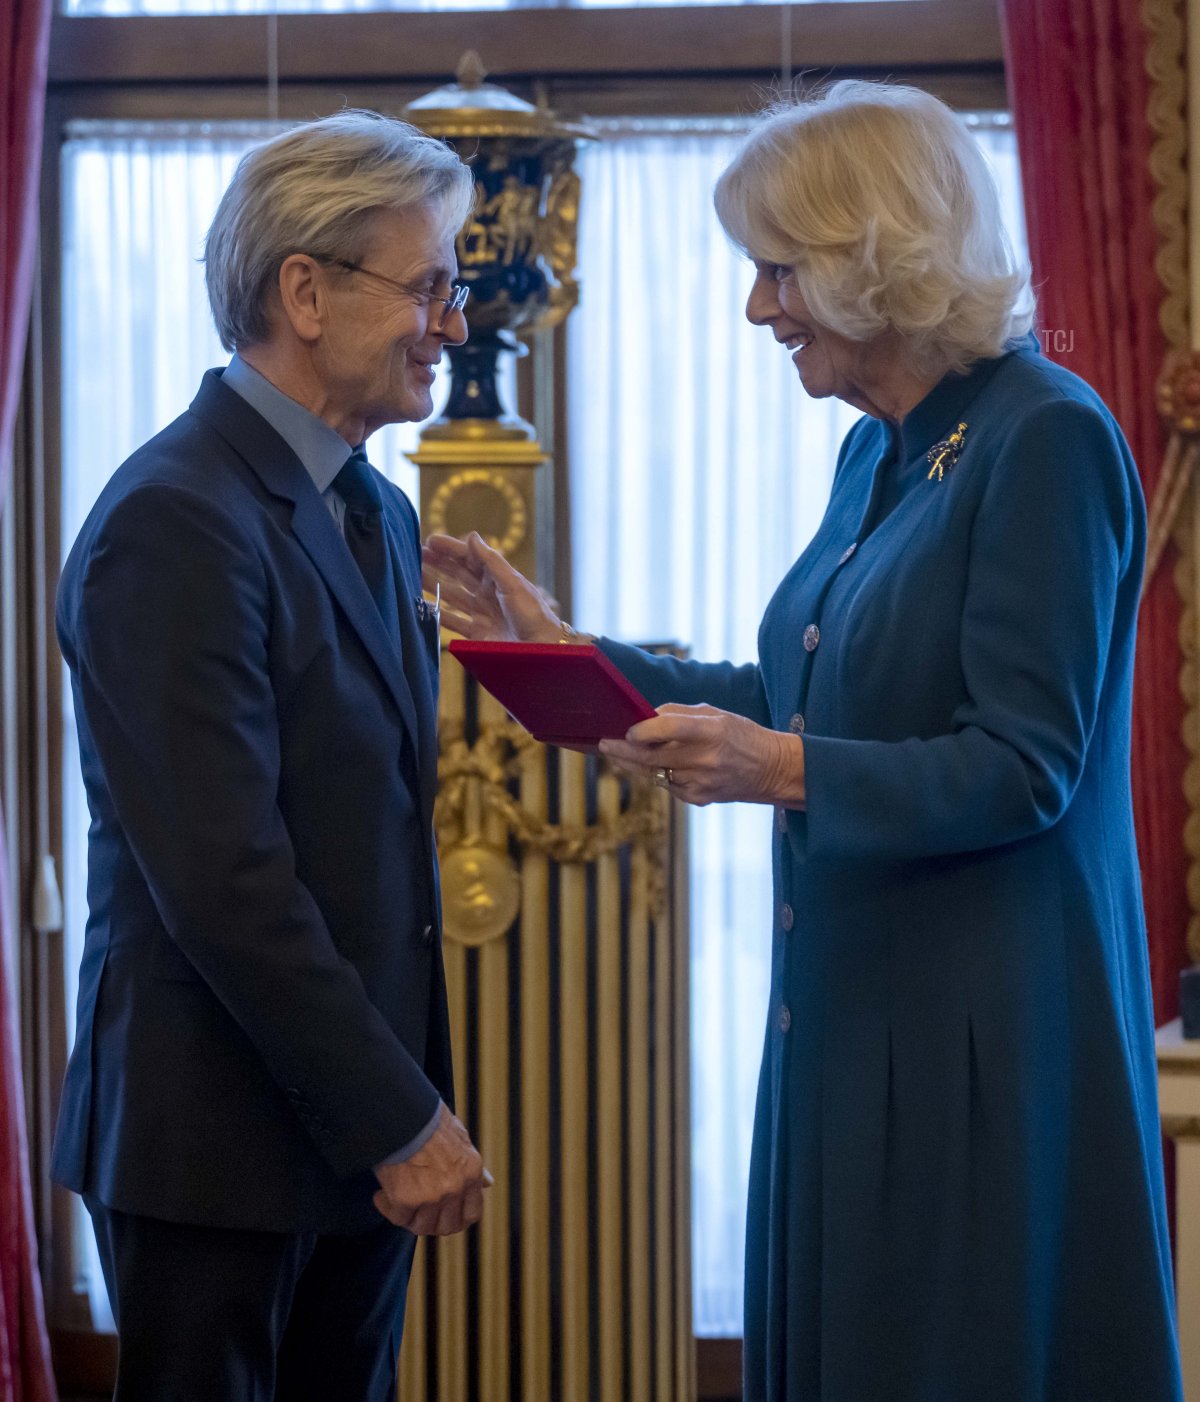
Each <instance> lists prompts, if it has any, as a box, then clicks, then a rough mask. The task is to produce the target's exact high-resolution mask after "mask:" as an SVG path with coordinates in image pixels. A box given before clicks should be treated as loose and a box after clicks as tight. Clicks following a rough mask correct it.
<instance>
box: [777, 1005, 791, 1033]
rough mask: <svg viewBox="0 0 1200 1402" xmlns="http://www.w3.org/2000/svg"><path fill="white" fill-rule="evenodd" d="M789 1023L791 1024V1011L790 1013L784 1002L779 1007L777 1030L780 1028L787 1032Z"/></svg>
mask: <svg viewBox="0 0 1200 1402" xmlns="http://www.w3.org/2000/svg"><path fill="white" fill-rule="evenodd" d="M791 1025H792V1013H791V1009H790V1008H789V1007H788V1005H787V1004H786V1003H784V1005H783V1007H781V1008H780V1009H779V1030H780V1031H781V1032H787V1031H788V1030H789V1029H790V1027H791Z"/></svg>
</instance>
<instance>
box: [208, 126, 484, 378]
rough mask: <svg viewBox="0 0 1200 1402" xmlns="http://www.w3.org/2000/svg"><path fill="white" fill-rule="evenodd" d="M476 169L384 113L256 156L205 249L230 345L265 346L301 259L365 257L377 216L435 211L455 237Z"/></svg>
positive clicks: (297, 131)
mask: <svg viewBox="0 0 1200 1402" xmlns="http://www.w3.org/2000/svg"><path fill="white" fill-rule="evenodd" d="M473 198H474V180H473V178H472V175H471V172H470V170H469V169H468V168H467V167H466V166H465V165H464V164H463V162H462V161H461V160H459V158H458V156H457V155H456V154H455V153H454V152H453V151H452V150H451V149H450V147H449V146H447V145H446V144H445V143H444V142H441V141H437V140H435V139H434V138H433V137H431V136H426V135H425V134H424V133H423V132H420V131H418V130H417V128H416V127H414V126H410V125H409V123H407V122H402V121H399V120H397V119H396V118H394V117H383V116H380V115H379V114H378V113H375V112H359V111H346V112H339V113H337V114H336V115H335V116H332V117H323V118H322V119H321V120H320V121H316V122H306V123H305V124H304V125H303V126H300V127H296V128H294V129H293V130H292V131H288V132H285V133H284V134H283V135H282V136H277V137H275V138H273V139H272V140H270V141H268V142H265V143H264V144H263V145H262V146H256V147H255V148H254V149H253V150H251V151H248V152H247V153H246V155H244V156H243V157H242V159H241V161H240V162H239V163H238V168H237V170H236V171H235V172H234V175H233V179H232V180H231V181H230V182H229V188H228V189H227V190H226V191H225V193H224V195H222V197H221V203H220V204H219V205H218V207H217V212H216V215H215V217H214V218H213V222H212V224H211V226H210V227H209V230H208V235H207V237H206V238H205V241H204V280H205V283H206V284H207V287H208V300H209V304H210V305H211V307H212V314H213V320H214V321H215V322H216V324H217V333H218V335H219V336H220V338H221V344H222V345H223V346H224V347H225V349H226V350H228V351H233V350H237V349H238V348H239V347H242V346H252V345H255V344H257V343H259V342H262V341H264V340H265V339H266V338H267V336H268V335H269V333H270V321H269V317H268V310H269V298H270V294H271V293H272V291H273V290H274V288H275V286H276V283H277V280H278V277H279V269H280V266H281V265H282V263H283V261H284V259H285V258H287V257H288V256H289V255H291V254H293V253H311V254H313V255H314V256H315V257H323V258H347V259H350V260H351V261H354V262H357V261H359V260H360V259H361V258H362V257H363V256H364V255H365V252H366V250H365V248H364V246H363V245H364V242H365V240H366V237H367V222H368V219H369V217H370V216H371V215H372V214H374V213H375V212H376V211H378V210H381V209H390V210H401V209H408V208H412V207H415V206H418V205H428V204H432V205H433V206H434V207H435V208H438V209H439V210H440V212H441V213H442V214H443V215H444V218H445V228H446V231H447V232H448V233H456V232H457V231H458V230H459V229H460V228H461V227H462V225H463V223H464V222H465V221H466V218H467V214H468V213H469V211H470V208H471V203H472V200H473Z"/></svg>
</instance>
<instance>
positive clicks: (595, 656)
mask: <svg viewBox="0 0 1200 1402" xmlns="http://www.w3.org/2000/svg"><path fill="white" fill-rule="evenodd" d="M450 654H451V656H452V657H456V658H457V659H458V660H459V662H461V663H462V665H463V666H464V667H465V668H466V669H467V671H468V672H470V673H471V675H472V676H473V677H475V678H476V679H477V680H478V682H479V684H480V685H481V686H483V687H486V688H487V690H488V691H490V692H491V693H492V695H493V696H494V697H495V698H496V700H497V701H499V702H500V703H501V704H502V705H503V706H504V707H505V709H506V710H508V711H509V712H511V713H512V715H514V716H516V718H517V720H519V721H520V722H521V724H522V725H523V726H524V727H525V729H526V730H528V731H529V733H530V734H531V735H532V736H533V737H534V739H536V740H540V741H541V742H542V743H543V744H545V745H561V746H563V747H564V748H565V749H571V750H595V749H596V747H597V745H598V744H599V742H600V741H601V740H617V739H620V738H621V737H622V736H623V735H624V734H625V732H626V731H627V730H628V729H629V727H630V726H631V725H636V724H637V722H638V721H640V720H648V719H649V718H650V717H651V716H652V715H654V707H653V706H652V705H651V704H650V703H649V701H647V700H646V698H645V697H644V696H643V695H642V694H641V692H639V691H638V690H637V688H636V687H635V686H634V685H633V683H632V682H630V681H629V680H628V679H627V678H626V677H625V676H624V675H623V674H622V673H621V672H620V671H619V670H618V669H617V668H616V667H615V666H613V664H612V663H611V662H610V661H609V660H608V658H607V657H605V655H604V654H603V653H602V652H601V651H600V649H599V648H598V647H597V646H596V645H595V644H594V643H483V642H471V641H468V640H467V639H465V638H456V639H455V640H454V641H453V642H452V643H451V644H450Z"/></svg>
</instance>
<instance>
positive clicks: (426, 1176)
mask: <svg viewBox="0 0 1200 1402" xmlns="http://www.w3.org/2000/svg"><path fill="white" fill-rule="evenodd" d="M375 1177H376V1178H378V1179H379V1183H380V1189H379V1192H377V1193H376V1194H375V1206H376V1207H377V1208H378V1209H379V1211H380V1212H382V1213H383V1215H384V1216H385V1217H386V1218H387V1219H388V1221H389V1222H394V1223H395V1224H396V1226H398V1227H407V1228H408V1230H409V1231H410V1232H413V1233H414V1234H415V1235H416V1236H452V1235H453V1234H454V1233H455V1232H461V1231H462V1230H463V1228H464V1227H470V1226H473V1225H474V1224H475V1223H476V1222H478V1221H479V1219H480V1217H481V1216H482V1215H483V1190H484V1189H485V1188H490V1187H491V1186H492V1175H491V1174H490V1173H489V1172H488V1171H487V1169H486V1168H484V1166H483V1160H482V1159H481V1158H480V1157H479V1151H478V1150H477V1149H476V1148H475V1146H474V1144H472V1143H471V1136H470V1135H469V1134H468V1133H467V1131H466V1129H465V1128H464V1126H463V1124H462V1122H461V1121H460V1120H459V1119H458V1118H457V1117H456V1116H455V1115H453V1114H451V1112H450V1111H449V1110H448V1109H447V1107H446V1106H445V1105H443V1106H442V1113H441V1118H440V1119H439V1120H438V1127H437V1129H435V1130H434V1132H433V1137H432V1138H431V1139H430V1140H429V1141H428V1142H427V1143H426V1144H425V1145H423V1146H422V1147H421V1148H420V1149H418V1150H417V1152H416V1153H415V1154H414V1155H413V1156H412V1158H411V1159H406V1160H405V1161H404V1163H392V1164H381V1165H380V1166H379V1167H378V1168H377V1169H376V1170H375Z"/></svg>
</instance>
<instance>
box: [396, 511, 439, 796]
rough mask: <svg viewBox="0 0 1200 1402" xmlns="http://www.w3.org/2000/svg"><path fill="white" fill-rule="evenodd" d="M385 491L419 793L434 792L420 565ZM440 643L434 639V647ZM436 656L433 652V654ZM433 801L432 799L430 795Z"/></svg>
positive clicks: (431, 686) (432, 703)
mask: <svg viewBox="0 0 1200 1402" xmlns="http://www.w3.org/2000/svg"><path fill="white" fill-rule="evenodd" d="M388 495H389V494H388V493H386V492H385V493H384V508H383V517H384V523H385V525H386V528H387V533H388V544H389V546H390V547H391V556H392V568H393V570H394V572H395V575H396V585H397V597H396V603H397V608H398V611H399V622H400V646H401V650H402V652H403V655H404V672H405V675H406V676H407V677H408V679H409V683H410V685H411V687H412V694H413V699H414V702H415V703H416V708H417V735H418V736H419V743H418V745H417V767H418V772H419V775H420V781H421V793H422V795H430V796H432V794H433V793H434V790H435V786H436V781H437V688H436V672H435V663H434V662H433V661H432V660H431V659H430V656H429V647H430V645H429V644H427V643H426V640H425V635H424V628H425V627H426V626H429V627H432V626H433V625H432V624H429V625H422V623H421V622H420V621H419V619H418V615H417V606H418V602H419V600H420V599H421V577H420V568H419V565H418V564H417V563H416V560H415V559H414V558H413V552H412V551H411V550H406V549H405V545H404V542H405V540H406V539H411V534H410V531H409V524H408V522H407V521H405V520H404V519H403V517H402V515H401V513H400V512H399V511H397V510H395V509H394V507H393V503H392V502H391V501H390V500H389V499H388ZM439 645H440V642H439V640H438V639H436V638H435V639H434V640H433V644H432V646H433V647H437V646H439ZM435 655H436V654H435ZM431 801H432V798H431Z"/></svg>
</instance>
